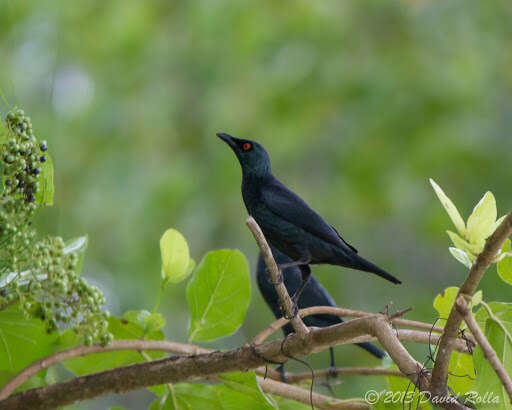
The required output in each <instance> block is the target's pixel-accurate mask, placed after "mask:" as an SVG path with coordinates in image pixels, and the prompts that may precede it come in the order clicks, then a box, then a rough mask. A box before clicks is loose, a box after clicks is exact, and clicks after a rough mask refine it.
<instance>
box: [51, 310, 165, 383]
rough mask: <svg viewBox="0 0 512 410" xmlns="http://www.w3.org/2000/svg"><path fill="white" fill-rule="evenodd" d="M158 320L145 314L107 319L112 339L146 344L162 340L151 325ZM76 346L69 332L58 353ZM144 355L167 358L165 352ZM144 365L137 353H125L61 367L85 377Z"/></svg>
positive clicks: (91, 357)
mask: <svg viewBox="0 0 512 410" xmlns="http://www.w3.org/2000/svg"><path fill="white" fill-rule="evenodd" d="M159 316H160V315H158V314H151V313H149V312H146V311H130V312H127V313H126V314H125V315H123V317H122V318H120V319H118V318H115V317H110V318H109V319H108V323H109V327H108V330H109V332H111V333H112V334H113V335H114V338H115V339H140V338H142V337H144V338H145V339H148V340H163V339H164V333H163V332H162V331H161V330H159V327H158V326H155V324H154V321H155V320H157V318H158V317H159ZM158 323H159V324H162V323H163V319H161V318H159V319H158ZM162 326H163V324H162ZM156 327H158V328H156ZM150 329H151V330H150ZM77 345H79V339H78V337H77V336H76V334H75V333H74V332H73V331H72V330H71V329H70V330H67V331H65V332H64V333H63V334H62V336H61V338H60V341H59V345H58V349H59V350H62V349H66V348H70V347H74V346H77ZM146 353H147V354H148V355H149V356H150V357H151V358H153V359H157V358H160V357H164V356H166V353H165V352H153V351H147V352H146ZM143 361H145V359H144V358H143V357H142V355H141V354H140V352H138V351H130V350H126V351H112V352H105V353H97V354H91V355H88V356H83V357H76V358H73V359H70V360H67V361H65V362H64V366H65V367H66V368H67V369H68V370H69V371H71V372H73V373H74V374H76V375H84V374H89V373H96V372H101V371H103V370H107V369H111V368H114V367H119V366H125V365H128V364H132V363H137V362H143Z"/></svg>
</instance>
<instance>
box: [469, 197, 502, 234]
mask: <svg viewBox="0 0 512 410" xmlns="http://www.w3.org/2000/svg"><path fill="white" fill-rule="evenodd" d="M496 216H497V211H496V199H495V198H494V195H493V194H492V192H490V191H487V192H486V193H485V195H484V196H483V197H482V199H481V200H480V201H479V202H478V204H476V205H475V207H474V208H473V212H472V213H471V215H470V216H469V218H468V226H467V237H468V239H469V241H470V242H471V243H475V244H479V243H483V242H484V241H485V240H486V239H487V238H488V237H489V236H490V235H491V234H492V233H493V232H494V227H495V223H496Z"/></svg>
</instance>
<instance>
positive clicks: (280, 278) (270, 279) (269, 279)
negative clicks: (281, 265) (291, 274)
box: [268, 275, 283, 286]
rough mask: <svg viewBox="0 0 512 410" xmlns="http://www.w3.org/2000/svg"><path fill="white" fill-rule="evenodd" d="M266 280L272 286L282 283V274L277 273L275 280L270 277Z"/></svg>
mask: <svg viewBox="0 0 512 410" xmlns="http://www.w3.org/2000/svg"><path fill="white" fill-rule="evenodd" d="M268 282H269V283H270V284H272V285H274V286H279V285H280V284H281V283H283V275H279V279H278V280H277V282H273V281H272V278H268Z"/></svg>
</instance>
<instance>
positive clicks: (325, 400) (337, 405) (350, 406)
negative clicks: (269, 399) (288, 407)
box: [258, 374, 370, 410]
mask: <svg viewBox="0 0 512 410" xmlns="http://www.w3.org/2000/svg"><path fill="white" fill-rule="evenodd" d="M310 377H311V374H310ZM258 384H259V385H260V387H261V388H262V389H263V391H264V392H265V393H271V394H276V395H277V396H281V397H285V398H287V399H292V400H295V401H298V402H301V403H304V404H309V405H311V404H313V406H314V407H315V408H319V409H342V410H369V409H370V406H369V405H368V404H367V403H364V402H363V401H352V400H340V399H336V398H334V397H329V396H324V395H323V394H318V393H313V394H312V395H310V392H309V391H308V390H304V389H301V388H300V387H296V386H290V385H289V384H286V383H282V382H278V381H275V380H270V379H263V378H261V377H258ZM311 398H313V403H311Z"/></svg>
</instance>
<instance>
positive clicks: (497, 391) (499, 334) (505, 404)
mask: <svg viewBox="0 0 512 410" xmlns="http://www.w3.org/2000/svg"><path fill="white" fill-rule="evenodd" d="M507 318H508V319H509V324H508V326H506V327H507V328H508V330H509V332H510V331H511V330H512V328H511V326H510V324H511V323H512V310H510V309H509V310H508V312H507ZM485 335H486V337H487V339H488V340H489V343H490V344H491V346H492V347H493V349H494V350H495V352H496V355H497V356H498V359H499V360H500V362H501V363H502V364H503V366H504V368H505V370H506V372H507V373H508V374H512V344H511V343H510V341H509V340H508V338H507V337H506V336H505V332H504V331H503V329H502V328H501V327H500V326H499V324H498V323H496V322H495V321H493V320H491V319H487V321H486V325H485ZM473 359H474V361H475V371H476V374H477V378H476V382H475V386H474V391H476V392H477V393H478V394H479V397H484V395H487V397H489V394H492V395H493V396H495V397H496V398H497V400H498V403H493V404H487V405H486V404H483V405H478V409H479V410H480V409H491V408H492V409H497V408H499V409H500V410H511V409H512V406H511V404H510V400H509V398H508V395H507V393H506V391H505V389H504V387H503V385H502V384H501V381H500V380H499V378H498V376H497V375H496V373H495V371H494V369H493V368H492V367H491V365H490V364H489V362H488V361H487V359H485V357H484V354H483V352H482V349H481V348H480V346H477V347H476V349H475V353H474V354H473Z"/></svg>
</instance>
